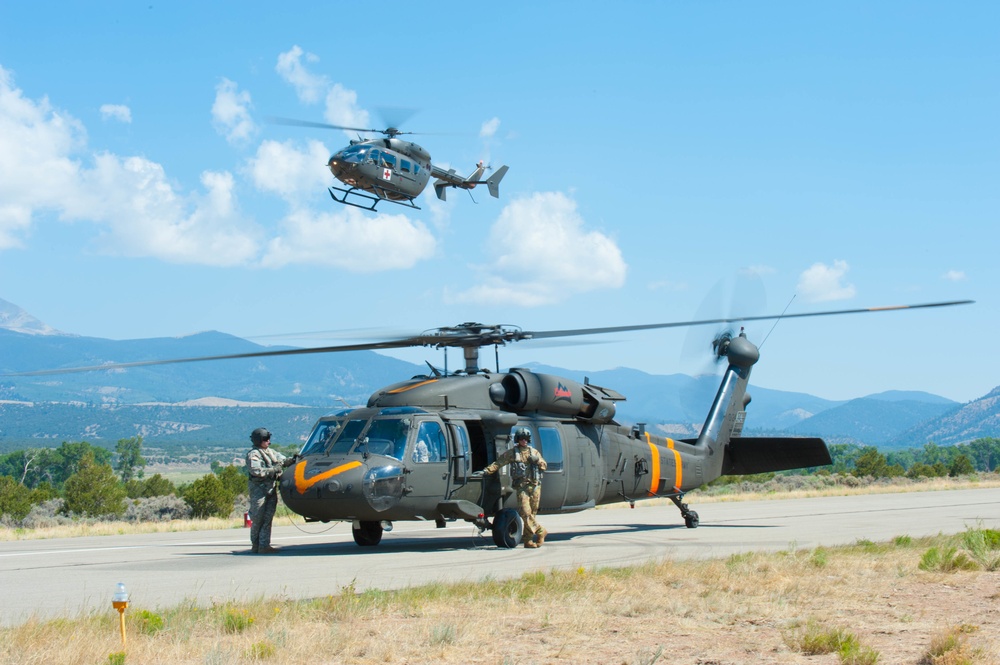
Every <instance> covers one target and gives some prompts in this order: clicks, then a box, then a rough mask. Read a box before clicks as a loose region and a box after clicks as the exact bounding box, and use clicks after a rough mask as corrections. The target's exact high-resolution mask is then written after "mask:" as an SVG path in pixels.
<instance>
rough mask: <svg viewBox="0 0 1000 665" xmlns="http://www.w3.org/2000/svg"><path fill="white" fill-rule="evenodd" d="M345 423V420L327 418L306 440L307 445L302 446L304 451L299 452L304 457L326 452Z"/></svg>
mask: <svg viewBox="0 0 1000 665" xmlns="http://www.w3.org/2000/svg"><path fill="white" fill-rule="evenodd" d="M343 424H344V421H343V420H325V421H323V422H320V423H319V424H317V425H316V429H314V430H313V431H312V434H310V435H309V440H308V441H306V445H304V446H302V451H301V452H300V453H299V454H300V455H302V456H303V457H304V456H306V455H314V454H316V453H322V452H324V451H325V450H326V449H327V448H329V447H330V444H331V443H332V442H333V440H334V439H335V438H336V437H337V432H339V431H340V428H341V427H342V426H343Z"/></svg>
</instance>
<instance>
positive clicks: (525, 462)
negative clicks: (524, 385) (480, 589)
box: [483, 427, 548, 548]
mask: <svg viewBox="0 0 1000 665" xmlns="http://www.w3.org/2000/svg"><path fill="white" fill-rule="evenodd" d="M514 444H515V445H514V447H513V448H511V449H509V450H507V451H504V452H503V453H502V454H501V455H500V457H498V458H497V461H495V462H493V464H490V465H489V466H488V467H486V468H485V469H483V473H484V474H486V475H490V474H494V473H496V472H497V471H499V470H500V468H501V467H503V466H506V465H508V464H509V465H510V479H511V484H512V485H513V486H514V490H515V491H516V492H517V512H518V513H520V515H521V519H522V520H524V533H523V535H522V536H521V542H523V543H524V546H525V547H529V548H534V547H541V546H542V544H543V543H544V542H545V536H546V535H548V531H546V530H545V527H543V526H542V525H541V524H539V523H538V522H537V521H536V520H535V515H536V514H537V513H538V501H539V499H540V498H541V496H542V472H543V471H545V469H546V468H547V466H548V465H547V464H546V463H545V459H544V458H543V457H542V454H541V453H540V452H538V451H537V450H535V449H534V448H532V447H531V430H529V429H528V428H527V427H518V428H517V429H516V430H514Z"/></svg>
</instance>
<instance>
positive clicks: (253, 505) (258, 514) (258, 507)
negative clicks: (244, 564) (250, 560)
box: [249, 484, 267, 552]
mask: <svg viewBox="0 0 1000 665" xmlns="http://www.w3.org/2000/svg"><path fill="white" fill-rule="evenodd" d="M265 503H267V490H266V489H264V488H262V487H260V486H259V485H257V484H252V485H250V506H249V508H250V510H249V513H250V546H251V548H252V549H253V551H254V552H256V551H257V549H258V548H259V547H260V529H261V526H262V525H263V519H262V518H263V516H264V504H265Z"/></svg>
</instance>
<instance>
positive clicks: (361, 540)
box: [351, 522, 382, 547]
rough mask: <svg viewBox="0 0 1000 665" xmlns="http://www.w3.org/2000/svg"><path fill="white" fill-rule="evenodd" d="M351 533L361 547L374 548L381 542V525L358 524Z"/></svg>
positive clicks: (372, 523) (376, 523) (374, 523)
mask: <svg viewBox="0 0 1000 665" xmlns="http://www.w3.org/2000/svg"><path fill="white" fill-rule="evenodd" d="M351 533H352V534H353V535H354V542H356V543H357V544H358V545H360V546H361V547H375V546H376V545H378V544H379V543H380V542H382V525H381V524H380V523H378V522H360V523H359V524H358V525H357V526H355V527H354V528H353V529H351Z"/></svg>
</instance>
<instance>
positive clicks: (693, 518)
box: [684, 510, 699, 529]
mask: <svg viewBox="0 0 1000 665" xmlns="http://www.w3.org/2000/svg"><path fill="white" fill-rule="evenodd" d="M698 524H699V521H698V513H696V512H694V511H693V510H691V511H688V514H687V515H685V516H684V526H686V527H687V528H689V529H697V528H698Z"/></svg>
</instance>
